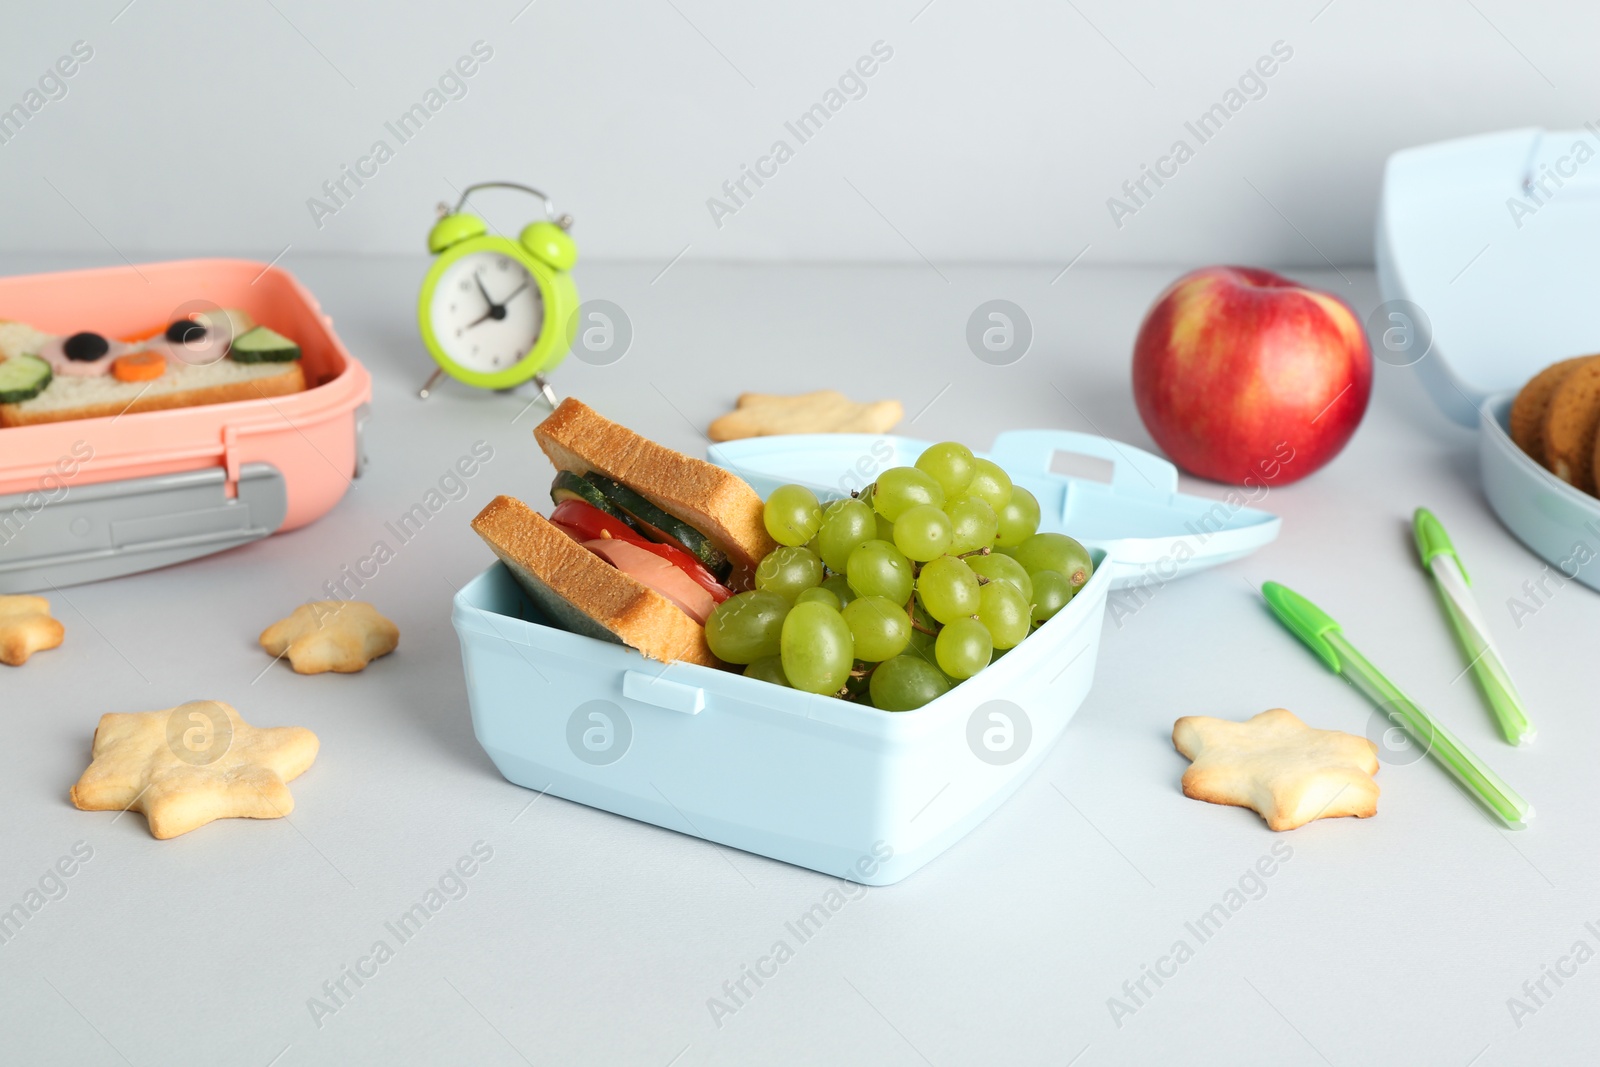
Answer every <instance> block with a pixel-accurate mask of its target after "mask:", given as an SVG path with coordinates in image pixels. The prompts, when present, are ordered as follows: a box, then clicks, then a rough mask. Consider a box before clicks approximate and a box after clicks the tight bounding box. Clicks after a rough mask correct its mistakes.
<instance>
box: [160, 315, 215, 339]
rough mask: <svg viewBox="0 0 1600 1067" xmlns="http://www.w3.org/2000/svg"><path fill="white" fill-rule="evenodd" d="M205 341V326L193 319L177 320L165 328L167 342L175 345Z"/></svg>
mask: <svg viewBox="0 0 1600 1067" xmlns="http://www.w3.org/2000/svg"><path fill="white" fill-rule="evenodd" d="M205 339H206V328H205V326H204V325H202V324H201V323H198V322H195V321H194V320H193V319H179V320H177V321H176V322H174V323H173V324H172V325H170V326H168V327H167V340H169V341H171V342H172V343H173V344H175V345H180V344H185V343H197V342H200V341H204V340H205Z"/></svg>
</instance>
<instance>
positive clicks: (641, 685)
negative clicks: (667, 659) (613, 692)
mask: <svg viewBox="0 0 1600 1067" xmlns="http://www.w3.org/2000/svg"><path fill="white" fill-rule="evenodd" d="M622 695H623V696H625V697H627V698H628V699H629V700H637V701H638V702H639V703H641V704H650V705H652V706H653V707H657V708H665V709H666V710H668V711H681V712H683V714H685V715H698V714H700V712H702V711H704V710H705V706H706V691H705V690H704V689H701V688H700V687H699V686H697V685H684V684H683V683H682V682H674V681H670V680H668V679H666V678H663V677H661V675H660V674H647V673H645V672H643V671H625V672H623V675H622Z"/></svg>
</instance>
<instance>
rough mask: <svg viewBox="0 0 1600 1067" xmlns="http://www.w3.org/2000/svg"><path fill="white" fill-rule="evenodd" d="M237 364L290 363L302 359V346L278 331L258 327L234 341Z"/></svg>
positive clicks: (234, 359)
mask: <svg viewBox="0 0 1600 1067" xmlns="http://www.w3.org/2000/svg"><path fill="white" fill-rule="evenodd" d="M229 354H230V355H231V356H233V361H234V362H235V363H288V362H291V361H293V360H296V359H299V358H300V346H299V345H297V344H295V343H294V342H293V341H291V340H289V339H288V338H287V337H285V336H283V334H281V333H278V332H277V331H276V330H269V329H267V328H266V327H265V326H257V327H256V328H255V329H253V330H247V331H245V332H244V333H242V334H240V335H239V336H238V337H235V338H234V339H233V350H232V351H231V352H230V353H229Z"/></svg>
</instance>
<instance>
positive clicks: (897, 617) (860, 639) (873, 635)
mask: <svg viewBox="0 0 1600 1067" xmlns="http://www.w3.org/2000/svg"><path fill="white" fill-rule="evenodd" d="M844 621H845V622H846V623H847V624H849V626H850V636H851V638H853V639H854V641H855V650H856V659H859V660H864V661H866V662H867V663H877V662H879V661H881V660H886V659H891V658H893V657H895V656H898V655H899V654H900V653H902V652H904V651H905V650H906V645H907V644H908V643H909V642H910V641H911V616H909V615H907V614H906V606H905V605H904V604H897V603H895V602H894V601H893V600H890V599H889V598H888V597H881V596H864V597H860V598H859V599H856V600H852V601H850V603H849V604H848V605H846V606H845V609H844Z"/></svg>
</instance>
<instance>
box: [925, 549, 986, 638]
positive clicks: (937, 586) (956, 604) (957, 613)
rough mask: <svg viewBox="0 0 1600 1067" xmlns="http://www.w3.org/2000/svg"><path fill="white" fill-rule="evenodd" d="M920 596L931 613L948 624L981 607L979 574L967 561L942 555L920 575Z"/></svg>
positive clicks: (927, 565)
mask: <svg viewBox="0 0 1600 1067" xmlns="http://www.w3.org/2000/svg"><path fill="white" fill-rule="evenodd" d="M972 558H973V559H977V558H979V557H977V556H974V557H972ZM917 599H918V600H920V601H922V606H923V607H924V608H926V609H927V611H928V614H929V615H931V616H933V617H934V618H935V619H937V620H938V621H939V622H941V623H946V624H948V623H950V622H953V621H954V620H956V619H959V618H962V617H963V616H967V615H971V614H973V613H975V612H976V611H977V610H978V576H977V575H976V574H975V573H973V570H972V568H971V567H970V566H968V565H967V561H966V560H962V559H957V558H956V557H954V556H940V557H939V558H938V559H935V560H930V561H929V562H927V563H925V564H923V566H922V573H920V574H918V575H917Z"/></svg>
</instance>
